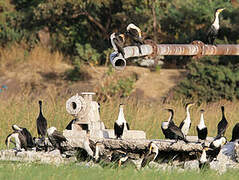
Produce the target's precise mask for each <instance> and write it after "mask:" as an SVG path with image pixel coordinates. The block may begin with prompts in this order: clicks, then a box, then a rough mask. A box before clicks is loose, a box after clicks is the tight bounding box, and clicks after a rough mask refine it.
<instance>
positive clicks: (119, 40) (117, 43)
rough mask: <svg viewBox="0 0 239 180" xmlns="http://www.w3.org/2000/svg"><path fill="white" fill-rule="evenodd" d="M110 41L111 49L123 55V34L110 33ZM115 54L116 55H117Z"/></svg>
mask: <svg viewBox="0 0 239 180" xmlns="http://www.w3.org/2000/svg"><path fill="white" fill-rule="evenodd" d="M110 42H111V45H112V46H113V49H114V50H115V51H116V52H118V54H119V53H121V54H122V56H123V57H124V55H125V53H124V43H125V36H124V34H120V33H112V34H111V35H110ZM118 54H117V56H118Z"/></svg>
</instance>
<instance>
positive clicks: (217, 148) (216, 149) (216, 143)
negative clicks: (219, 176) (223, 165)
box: [207, 136, 227, 161]
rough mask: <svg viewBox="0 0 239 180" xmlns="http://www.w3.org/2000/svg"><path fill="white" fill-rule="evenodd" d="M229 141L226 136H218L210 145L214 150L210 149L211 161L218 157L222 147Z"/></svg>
mask: <svg viewBox="0 0 239 180" xmlns="http://www.w3.org/2000/svg"><path fill="white" fill-rule="evenodd" d="M226 143H227V139H226V137H224V136H221V137H216V138H215V139H214V140H213V141H212V142H211V143H210V145H209V148H211V149H212V150H208V153H207V154H208V155H209V161H212V160H213V159H215V158H217V155H218V154H219V152H220V150H221V147H222V146H223V145H225V144H226Z"/></svg>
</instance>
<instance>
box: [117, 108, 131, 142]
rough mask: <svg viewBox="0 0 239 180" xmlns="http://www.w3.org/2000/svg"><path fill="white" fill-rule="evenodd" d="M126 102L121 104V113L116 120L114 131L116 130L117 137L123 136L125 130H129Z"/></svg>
mask: <svg viewBox="0 0 239 180" xmlns="http://www.w3.org/2000/svg"><path fill="white" fill-rule="evenodd" d="M123 107H124V104H120V105H119V115H118V119H117V120H116V122H115V124H114V132H115V136H116V138H117V139H118V138H121V136H122V135H123V132H124V130H129V124H128V123H127V122H126V120H125V118H124V109H123Z"/></svg>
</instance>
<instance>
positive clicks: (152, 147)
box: [141, 142, 159, 167]
mask: <svg viewBox="0 0 239 180" xmlns="http://www.w3.org/2000/svg"><path fill="white" fill-rule="evenodd" d="M148 147H149V152H148V153H147V154H146V155H145V157H144V159H143V161H142V162H141V167H145V166H146V165H147V164H148V163H149V162H151V161H154V160H155V159H156V157H157V156H158V153H159V148H158V146H157V145H156V144H155V143H154V142H150V143H149V145H148Z"/></svg>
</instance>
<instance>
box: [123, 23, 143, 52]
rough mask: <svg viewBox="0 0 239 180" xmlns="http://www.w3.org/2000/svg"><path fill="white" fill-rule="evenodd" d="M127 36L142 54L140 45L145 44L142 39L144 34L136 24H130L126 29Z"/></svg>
mask: <svg viewBox="0 0 239 180" xmlns="http://www.w3.org/2000/svg"><path fill="white" fill-rule="evenodd" d="M125 35H126V36H128V37H129V38H130V40H131V42H132V45H135V46H137V47H138V48H139V53H140V54H142V52H141V48H140V45H142V44H144V43H143V39H142V32H141V30H140V28H139V27H137V26H136V25H135V24H133V23H130V24H129V25H128V26H127V28H126V33H125Z"/></svg>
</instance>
